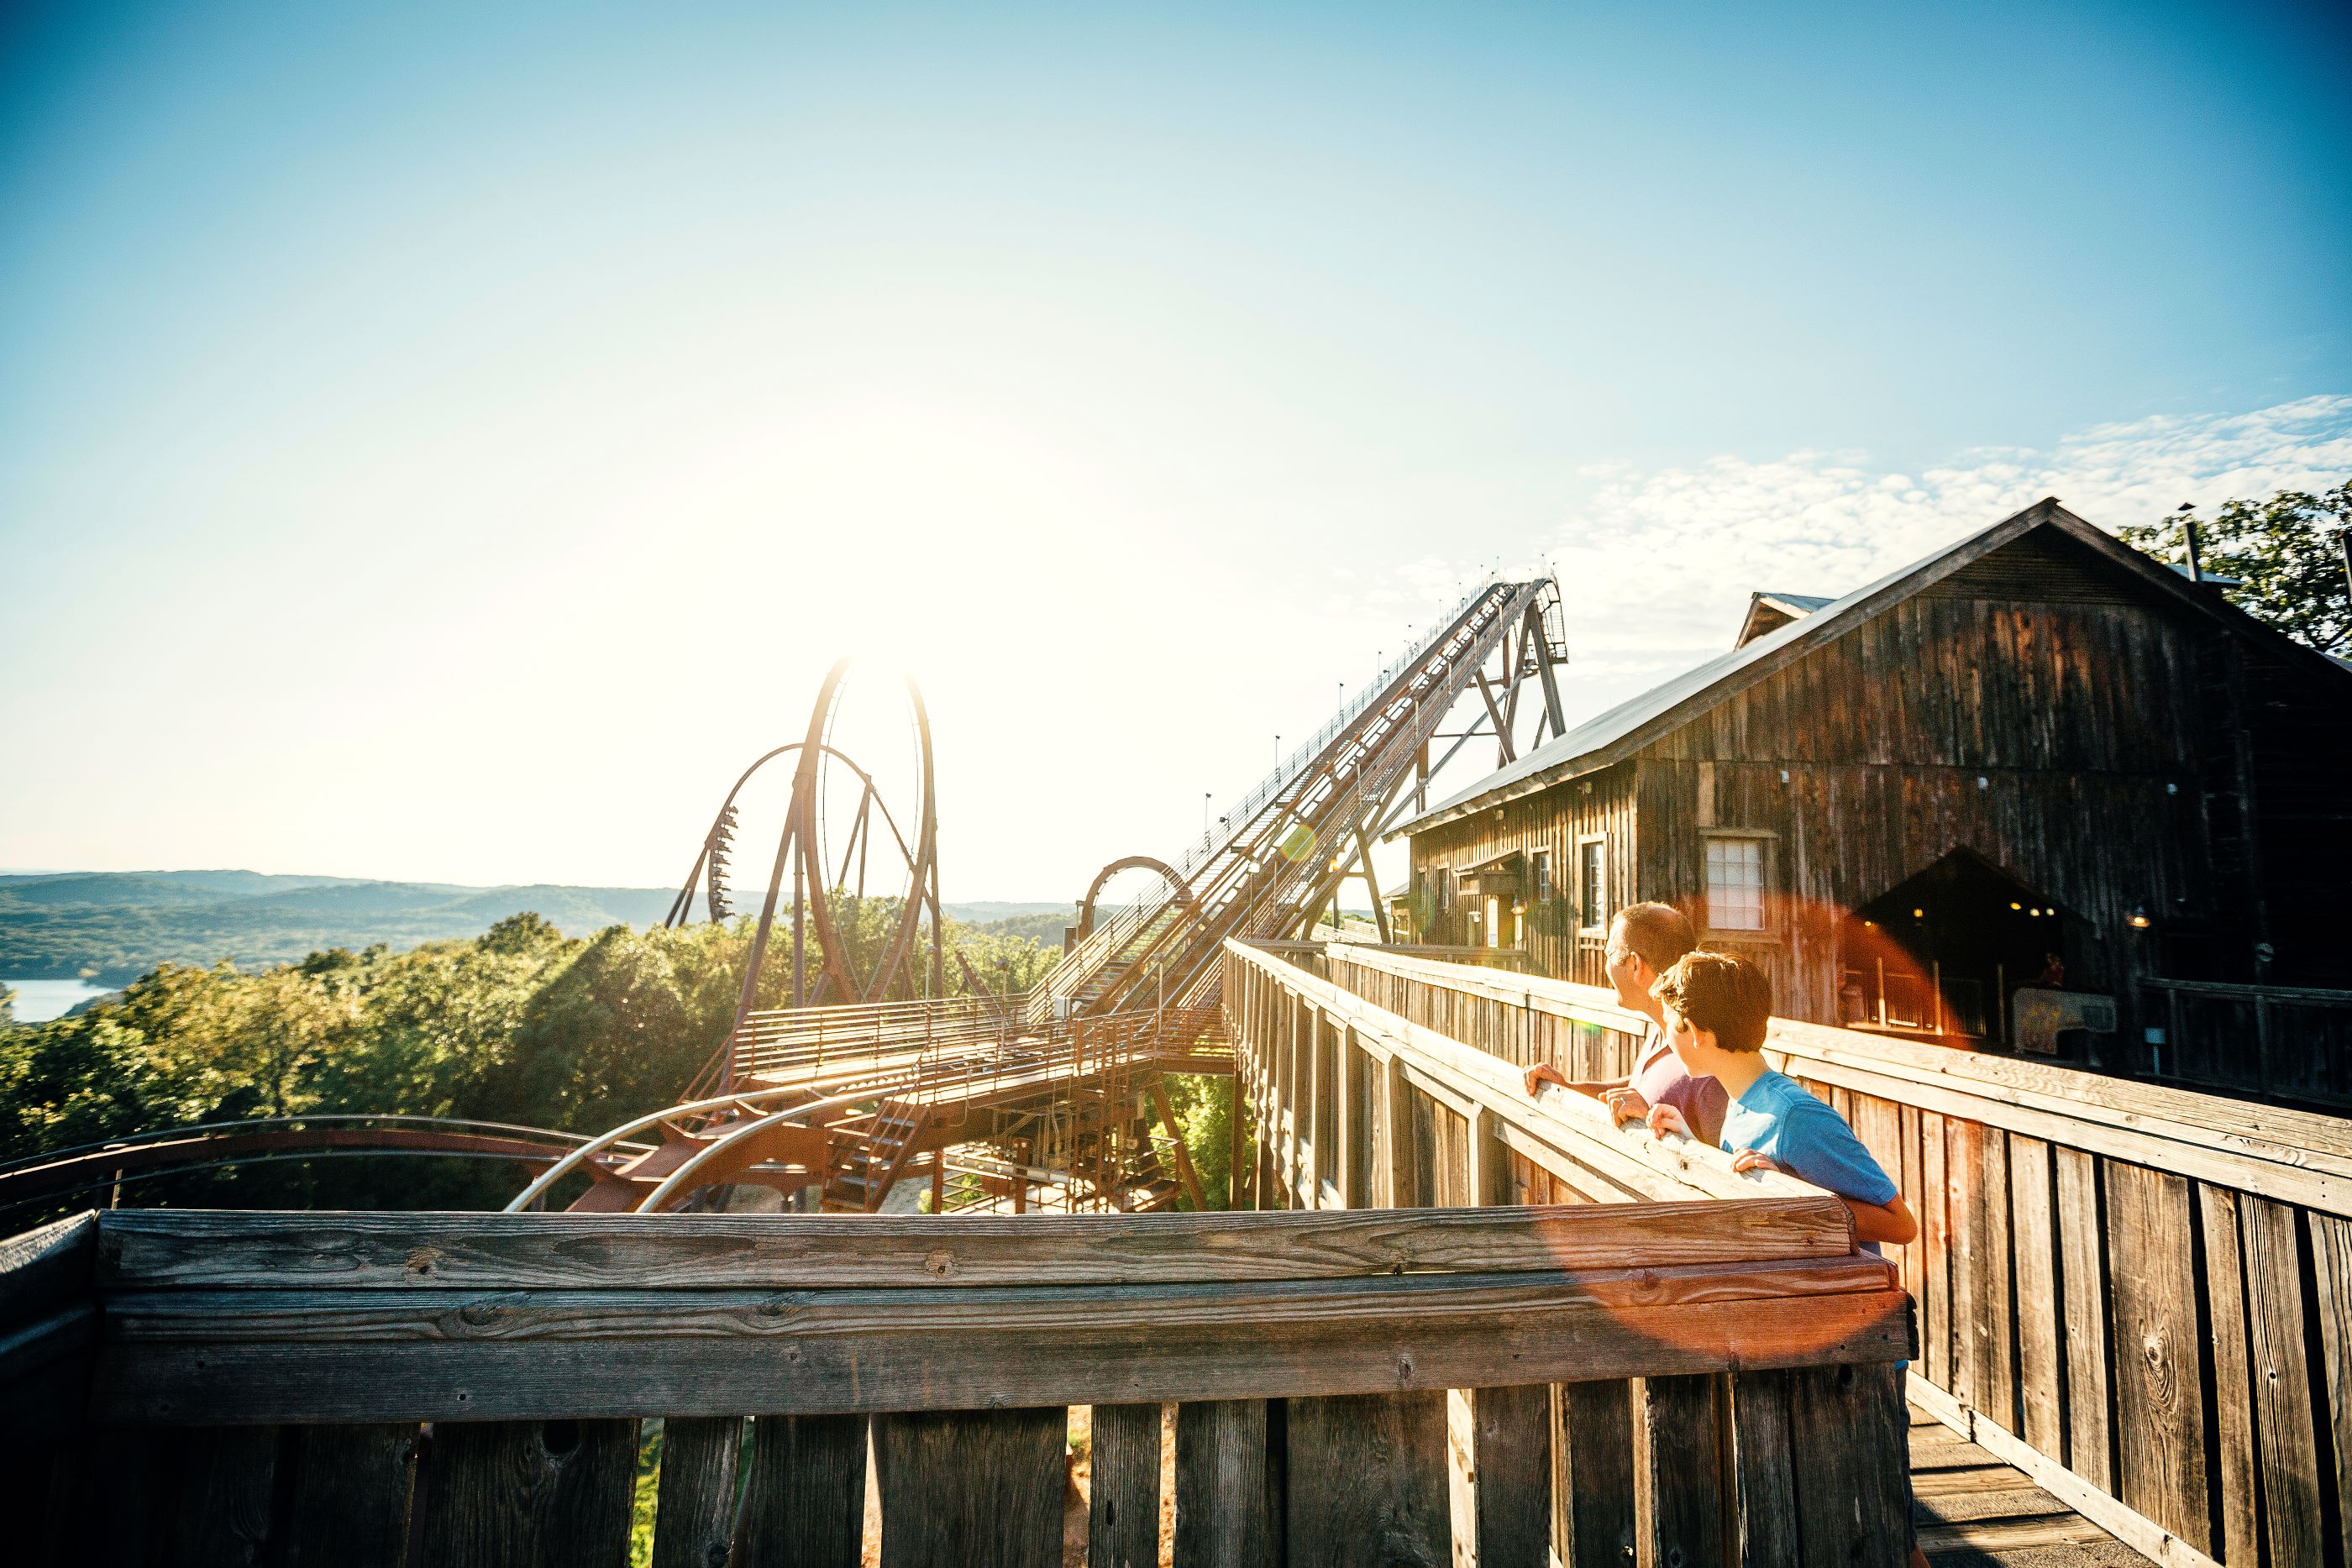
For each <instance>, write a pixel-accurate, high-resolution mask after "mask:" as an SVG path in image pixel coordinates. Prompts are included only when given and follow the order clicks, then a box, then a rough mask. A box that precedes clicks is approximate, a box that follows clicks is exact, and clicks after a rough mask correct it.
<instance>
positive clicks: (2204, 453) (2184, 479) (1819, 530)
mask: <svg viewBox="0 0 2352 1568" xmlns="http://www.w3.org/2000/svg"><path fill="white" fill-rule="evenodd" d="M1596 477H1597V478H1599V480H1600V481H1601V483H1600V487H1599V488H1598V489H1597V491H1596V492H1595V493H1594V495H1593V496H1592V497H1591V500H1590V502H1588V503H1587V504H1586V505H1585V506H1584V507H1581V508H1580V511H1579V512H1578V513H1577V514H1576V515H1575V516H1574V517H1573V518H1572V520H1571V521H1570V523H1569V524H1568V525H1567V526H1566V527H1564V528H1562V529H1561V530H1560V531H1559V536H1558V538H1557V540H1556V542H1554V543H1553V544H1552V545H1551V547H1550V549H1549V551H1548V552H1547V556H1546V560H1547V562H1548V564H1549V566H1550V568H1551V570H1553V571H1554V572H1556V573H1557V574H1558V576H1559V580H1560V585H1561V588H1562V591H1563V592H1564V594H1565V596H1566V600H1567V609H1568V637H1569V644H1570V657H1571V660H1572V662H1573V675H1574V679H1573V680H1572V682H1571V688H1572V689H1573V691H1574V693H1575V699H1574V706H1575V707H1576V708H1577V710H1578V711H1579V712H1580V713H1586V714H1589V713H1592V712H1596V711H1598V710H1600V709H1601V708H1602V707H1605V706H1609V705H1610V704H1612V703H1614V702H1616V701H1618V700H1620V699H1622V698H1623V697H1625V696H1627V695H1632V694H1633V693H1635V692H1638V691H1641V690H1643V689H1644V688H1646V687H1648V686H1649V685H1654V683H1656V682H1657V681H1659V680H1662V679H1664V678H1665V677H1667V676H1669V675H1672V674H1675V673H1677V672H1679V671H1681V670H1684V669H1686V668H1688V667H1689V666H1690V665H1692V664H1696V663H1697V662H1699V661H1700V660H1702V659H1705V658H1707V657H1709V656H1711V655H1713V654H1715V653H1720V652H1721V651H1723V650H1724V649H1725V648H1726V647H1727V646H1729V644H1730V639H1731V637H1732V634H1733V632H1735V630H1736V629H1737V628H1738V622H1739V617H1740V614H1741V613H1742V612H1743V611H1744V609H1745V608H1746V605H1747V602H1748V594H1749V593H1750V592H1751V591H1755V590H1759V589H1778V590H1781V591H1788V592H1794V593H1819V594H1839V593H1843V592H1846V591H1849V590H1851V589H1854V588H1858V587H1860V586H1861V585H1862V584H1864V583H1865V582H1868V581H1870V580H1873V579H1874V578H1877V577H1880V576H1883V575H1884V574H1885V573H1886V572H1888V571H1891V570H1895V569H1896V568H1899V567H1901V566H1903V565H1905V564H1906V563H1908V562H1910V561H1912V560H1916V559H1918V558H1920V557H1921V556H1924V555H1926V554H1927V553H1928V552H1929V551H1931V550H1934V549H1937V548H1939V547H1941V546H1943V545H1945V544H1947V543H1948V542H1950V541H1951V540H1953V539H1955V538H1960V537H1962V536H1964V535H1966V534H1969V533H1972V532H1974V531H1975V530H1977V529H1979V528H1984V527H1985V526H1987V525H1988V524H1990V523H1993V522H1997V521H1999V520H2000V518H2002V517H2007V516H2008V515H2009V514H2011V513H2012V512H2015V511H2017V510H2019V509H2020V508H2021V507H2028V506H2031V505H2032V503H2034V502H2035V501H2038V500H2040V499H2041V498H2042V497H2044V496H2055V497H2058V498H2059V499H2060V500H2061V501H2063V502H2064V503H2065V504H2066V506H2067V507H2069V508H2070V509H2072V510H2073V511H2074V512H2076V513H2077V514H2079V515H2081V516H2082V517H2086V518H2088V519H2089V520H2090V521H2092V522H2094V523H2096V524H2098V525H2099V526H2101V527H2103V528H2120V527H2122V526H2123V525H2125V524H2126V523H2136V522H2145V521H2148V520H2150V519H2154V518H2158V517H2163V516H2165V515H2166V514H2168V513H2169V512H2171V511H2172V510H2173V508H2174V507H2178V506H2179V504H2180V503H2181V502H2183V501H2194V502H2197V503H2199V505H2200V507H2203V508H2204V509H2206V510H2208V511H2210V509H2211V508H2212V507H2214V506H2216V505H2217V504H2218V503H2220V502H2221V501H2223V500H2226V499H2229V498H2230V497H2239V496H2259V495H2267V494H2269V493H2270V492H2272V491H2273V490H2278V489H2282V488H2296V489H2320V488H2324V487H2326V486H2333V485H2336V484H2340V483H2342V482H2343V481H2344V480H2345V479H2346V478H2347V477H2352V397H2313V398H2305V399H2302V400H2300V401H2298V402H2289V403H2282V404H2279V405H2278V406H2276V407H2273V408H2266V409H2261V410H2258V411H2256V412H2254V413H2237V414H2206V415H2196V416H2190V417H2163V418H2154V419H2145V420H2139V421H2136V422H2133V423H2124V424H2105V425H2098V426H2095V427H2093V428H2091V429H2088V430H2085V431H2082V432H2080V433H2078V434H2074V435H2070V436H2067V437H2066V438H2064V439H2063V440H2061V441H2060V442H2058V443H2057V444H2055V445H2054V446H2053V447H2052V448H2051V449H2049V450H2047V451H2037V450H2030V449H2022V448H1985V449H1979V450H1976V451H1971V452H1965V453H1962V454H1960V455H1958V456H1956V457H1955V458H1953V459H1952V460H1951V461H1950V462H1948V463H1946V464H1942V465H1937V466H1935V467H1932V468H1929V469H1927V470H1925V471H1923V472H1921V473H1919V474H1917V475H1916V476H1913V475H1905V474H1895V473H1882V472H1879V471H1877V470H1875V469H1874V468H1873V467H1872V466H1871V465H1870V463H1869V461H1868V459H1867V458H1866V457H1864V456H1861V455H1854V454H1844V453H1822V452H1796V453H1791V454H1790V455H1788V456H1786V457H1781V458H1777V459H1774V460H1772V461H1769V462H1748V461H1745V460H1741V459H1737V458H1729V457H1726V458H1718V459H1717V460H1715V461H1714V462H1711V463H1707V464H1704V465H1698V466H1696V467H1690V468H1673V469H1664V470H1661V471H1659V472H1655V473H1648V474H1643V473H1638V472H1633V471H1629V470H1626V469H1623V468H1622V467H1612V468H1610V469H1609V470H1608V471H1607V472H1605V473H1603V474H1600V475H1597V476H1596Z"/></svg>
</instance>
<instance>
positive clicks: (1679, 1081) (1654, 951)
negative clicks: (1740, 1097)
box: [1527, 904, 1727, 1144]
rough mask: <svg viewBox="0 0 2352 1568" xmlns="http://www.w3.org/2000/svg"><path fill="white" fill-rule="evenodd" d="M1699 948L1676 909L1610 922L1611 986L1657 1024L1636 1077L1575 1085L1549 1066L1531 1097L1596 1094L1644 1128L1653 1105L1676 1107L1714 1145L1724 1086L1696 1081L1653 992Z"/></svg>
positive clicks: (1652, 909) (1661, 907)
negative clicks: (1678, 1054)
mask: <svg viewBox="0 0 2352 1568" xmlns="http://www.w3.org/2000/svg"><path fill="white" fill-rule="evenodd" d="M1696 946H1698V934H1697V933H1696V932H1695V931H1693V930H1692V929H1691V923H1690V917H1689V916H1688V915H1685V914H1684V913H1683V912H1682V911H1681V910H1679V909H1676V908H1675V906H1674V905H1673V904H1627V905H1626V906H1625V907H1624V908H1622V909H1621V910H1619V911H1618V912H1617V918H1615V919H1614V920H1612V921H1611V922H1610V923H1609V945H1608V947H1607V948H1606V950H1605V951H1604V953H1603V958H1604V960H1605V962H1606V963H1607V965H1608V974H1609V983H1610V984H1611V985H1612V986H1613V987H1615V988H1616V989H1617V1003H1618V1005H1619V1006H1620V1007H1622V1008H1625V1009H1629V1010H1631V1011H1633V1012H1637V1013H1640V1014H1642V1015H1643V1017H1645V1018H1647V1019H1649V1020H1650V1033H1649V1038H1648V1039H1647V1040H1644V1041H1643V1044H1642V1049H1641V1050H1640V1051H1639V1052H1637V1053H1636V1054H1635V1056H1634V1059H1633V1075H1632V1076H1631V1077H1627V1078H1610V1079H1601V1080H1596V1081H1594V1082H1587V1083H1570V1082H1569V1081H1568V1079H1567V1077H1566V1075H1565V1074H1563V1073H1562V1072H1561V1071H1560V1070H1559V1068H1557V1067H1554V1066H1552V1065H1551V1064H1550V1063H1549V1062H1548V1061H1538V1063H1536V1064H1535V1065H1534V1066H1533V1067H1530V1068H1528V1073H1527V1078H1528V1097H1529V1098H1530V1099H1532V1098H1534V1096H1535V1093H1536V1091H1537V1090H1538V1089H1539V1088H1541V1087H1542V1086H1543V1085H1544V1084H1547V1083H1557V1084H1559V1086H1560V1087H1561V1088H1563V1089H1573V1090H1575V1091H1576V1092H1578V1093H1579V1094H1590V1095H1591V1096H1592V1097H1593V1098H1594V1099H1596V1100H1598V1101H1600V1102H1601V1103H1602V1104H1604V1105H1606V1106H1608V1107H1609V1110H1610V1113H1611V1114H1612V1115H1613V1116H1615V1117H1616V1118H1617V1120H1618V1121H1620V1122H1638V1121H1640V1120H1641V1119H1642V1118H1643V1117H1644V1116H1647V1115H1648V1114H1649V1113H1650V1107H1651V1106H1653V1105H1672V1106H1674V1107H1675V1109H1676V1110H1678V1111H1680V1112H1681V1113H1683V1120H1684V1122H1685V1123H1686V1124H1688V1125H1689V1126H1691V1127H1692V1128H1693V1129H1695V1131H1694V1133H1693V1134H1692V1135H1693V1136H1695V1137H1698V1138H1703V1139H1705V1140H1706V1142H1708V1143H1710V1144H1711V1143H1713V1142H1715V1140H1716V1139H1717V1137H1718V1136H1719V1135H1720V1134H1721V1129H1722V1127H1723V1113H1724V1109H1725V1106H1726V1104H1727V1097H1726V1096H1725V1093H1724V1090H1723V1085H1721V1084H1719V1083H1717V1082H1715V1080H1713V1079H1712V1078H1695V1077H1693V1076H1692V1075H1691V1074H1689V1073H1688V1072H1685V1071H1684V1070H1683V1064H1682V1063H1681V1061H1678V1060H1677V1059H1676V1058H1675V1052H1674V1048H1673V1047H1672V1046H1671V1045H1670V1044H1668V1043H1667V1040H1666V1029H1665V1015H1664V1012H1663V1011H1662V1010H1661V1009H1660V1007H1659V1003H1658V998H1656V997H1654V996H1652V995H1651V994H1650V988H1651V987H1652V986H1654V985H1656V984H1657V983H1658V977H1659V975H1661V974H1662V973H1664V971H1665V970H1666V968H1667V967H1670V966H1671V965H1673V964H1674V963H1675V960H1676V959H1678V958H1680V957H1681V956H1683V955H1684V954H1685V953H1687V952H1689V951H1690V950H1691V949H1692V948H1694V947H1696Z"/></svg>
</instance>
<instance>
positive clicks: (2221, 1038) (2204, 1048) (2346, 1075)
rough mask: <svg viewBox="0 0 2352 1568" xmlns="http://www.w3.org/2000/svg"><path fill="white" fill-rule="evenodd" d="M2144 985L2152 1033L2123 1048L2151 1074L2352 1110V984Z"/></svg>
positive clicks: (2144, 1011)
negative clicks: (2346, 986) (2338, 988)
mask: <svg viewBox="0 0 2352 1568" xmlns="http://www.w3.org/2000/svg"><path fill="white" fill-rule="evenodd" d="M2139 990H2140V1013H2139V1016H2140V1019H2141V1022H2142V1023H2143V1025H2145V1026H2147V1028H2146V1029H2145V1030H2143V1033H2144V1035H2146V1036H2148V1037H2150V1038H2142V1039H2139V1040H2126V1041H2123V1042H2122V1043H2121V1045H2120V1046H2119V1048H2118V1049H2119V1051H2120V1054H2121V1055H2122V1058H2123V1060H2124V1061H2126V1063H2128V1064H2129V1065H2130V1066H2131V1068H2132V1071H2135V1072H2136V1073H2137V1074H2138V1075H2140V1076H2141V1077H2145V1078H2153V1079H2159V1080H2161V1081H2163V1082H2168V1083H2177V1084H2180V1085H2182V1086H2184V1087H2187V1088H2191V1089H2198V1088H2210V1089H2219V1090H2222V1091H2224V1092H2234V1093H2240V1094H2259V1095H2262V1096H2263V1097H2264V1098H2268V1099H2278V1100H2286V1101H2293V1102H2297V1103H2303V1104H2305V1105H2312V1106H2317V1107H2321V1108H2325V1109H2329V1110H2335V1109H2338V1108H2341V1109H2344V1110H2352V991H2334V990H2317V989H2314V988H2309V987H2297V986H2237V985H2228V984H2225V983H2223V982H2221V981H2218V980H2166V979H2149V980H2142V981H2141V982H2140V984H2139ZM2159 1035H2160V1036H2161V1037H2162V1038H2160V1039H2158V1038H2152V1037H2154V1036H2159Z"/></svg>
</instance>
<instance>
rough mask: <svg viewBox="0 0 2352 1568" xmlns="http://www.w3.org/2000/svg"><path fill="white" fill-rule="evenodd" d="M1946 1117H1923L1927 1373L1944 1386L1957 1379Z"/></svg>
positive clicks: (1922, 1330) (1922, 1311)
mask: <svg viewBox="0 0 2352 1568" xmlns="http://www.w3.org/2000/svg"><path fill="white" fill-rule="evenodd" d="M1944 1158H1945V1139H1944V1118H1943V1117H1941V1116H1938V1115H1937V1114H1935V1113H1933V1112H1922V1113H1920V1116H1919V1196H1920V1200H1921V1201H1920V1208H1919V1267H1920V1273H1921V1277H1922V1281H1923V1284H1922V1289H1921V1291H1920V1299H1919V1316H1920V1324H1919V1338H1920V1340H1921V1342H1922V1345H1923V1349H1922V1351H1921V1354H1920V1361H1921V1363H1922V1367H1921V1371H1922V1375H1924V1376H1926V1378H1927V1381H1928V1382H1930V1383H1932V1384H1935V1385H1937V1387H1939V1388H1949V1389H1953V1390H1954V1392H1958V1387H1957V1385H1955V1384H1954V1382H1953V1380H1952V1272H1951V1221H1950V1218H1949V1216H1950V1213H1951V1187H1950V1183H1949V1180H1948V1176H1947V1175H1946V1173H1945V1169H1944Z"/></svg>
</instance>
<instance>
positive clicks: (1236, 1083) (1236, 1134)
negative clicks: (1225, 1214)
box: [1225, 1063, 1247, 1209]
mask: <svg viewBox="0 0 2352 1568" xmlns="http://www.w3.org/2000/svg"><path fill="white" fill-rule="evenodd" d="M1231 1087H1232V1090H1233V1099H1232V1101H1231V1102H1230V1103H1229V1105H1228V1107H1227V1110H1226V1113H1225V1207H1227V1208H1228V1209H1234V1208H1239V1207H1241V1206H1242V1113H1243V1112H1244V1110H1246V1109H1247V1106H1246V1104H1245V1103H1244V1100H1243V1097H1242V1069H1241V1066H1240V1064H1239V1063H1235V1064H1234V1076H1233V1080H1232V1084H1231Z"/></svg>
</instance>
